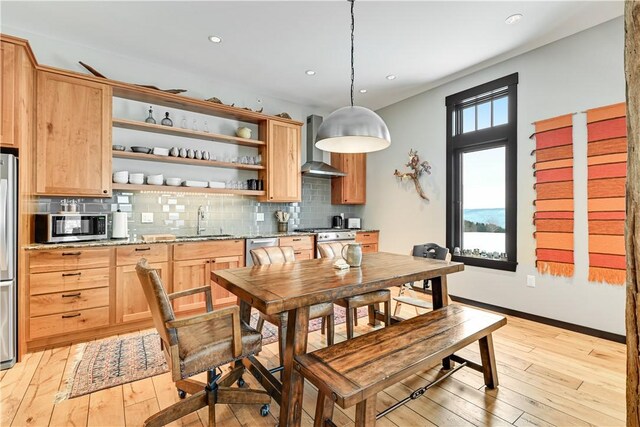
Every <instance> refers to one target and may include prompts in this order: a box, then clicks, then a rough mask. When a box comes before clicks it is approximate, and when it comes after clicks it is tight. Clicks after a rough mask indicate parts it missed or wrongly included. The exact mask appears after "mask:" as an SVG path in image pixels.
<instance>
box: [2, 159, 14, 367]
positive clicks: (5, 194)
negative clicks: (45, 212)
mask: <svg viewBox="0 0 640 427" xmlns="http://www.w3.org/2000/svg"><path fill="white" fill-rule="evenodd" d="M17 166H18V163H17V162H16V158H15V156H13V155H11V154H5V153H1V154H0V369H8V368H10V367H12V366H13V365H15V363H16V350H17V336H18V334H17V330H18V325H17V315H16V314H17V309H18V306H17V283H18V282H17V280H16V270H17V268H16V267H17V263H16V260H17V255H18V251H17V238H16V237H17V232H18V228H17V226H16V225H17V222H18V221H17V214H18V212H17V206H18V198H17V193H18V175H17Z"/></svg>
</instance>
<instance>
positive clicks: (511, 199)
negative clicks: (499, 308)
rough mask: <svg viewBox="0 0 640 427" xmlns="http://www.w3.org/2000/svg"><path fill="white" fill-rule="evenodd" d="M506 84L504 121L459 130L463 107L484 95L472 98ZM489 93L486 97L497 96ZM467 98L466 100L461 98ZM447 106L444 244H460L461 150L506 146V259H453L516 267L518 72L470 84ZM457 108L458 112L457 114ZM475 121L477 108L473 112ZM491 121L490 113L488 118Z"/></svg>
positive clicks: (453, 96)
mask: <svg viewBox="0 0 640 427" xmlns="http://www.w3.org/2000/svg"><path fill="white" fill-rule="evenodd" d="M501 88H506V95H507V97H508V106H507V112H508V120H507V123H506V124H501V125H496V126H493V127H489V128H484V129H480V130H477V129H476V130H475V131H471V132H467V133H462V120H459V117H461V116H462V108H463V107H465V106H468V105H473V104H474V103H475V104H477V103H480V102H482V100H484V99H473V100H471V101H468V100H469V99H471V98H474V97H477V96H479V95H484V94H488V93H489V92H493V91H496V90H498V89H501ZM501 96H502V95H500V96H495V95H488V97H487V98H488V99H492V98H500V97H501ZM464 101H468V102H464ZM445 105H446V108H447V127H446V129H447V138H446V141H447V233H446V235H447V247H448V248H449V250H450V251H451V252H452V253H453V249H454V248H455V247H458V248H462V244H461V242H462V234H463V233H464V225H463V220H462V168H461V159H462V155H463V153H467V152H472V151H479V150H485V149H490V148H497V147H505V198H506V200H505V230H506V231H505V251H506V254H507V260H495V259H489V258H481V257H471V256H463V255H453V256H452V259H453V260H454V261H460V262H463V263H464V264H465V265H472V266H477V267H485V268H492V269H496V270H505V271H516V267H517V265H518V262H517V255H518V251H517V226H518V210H517V209H518V176H517V173H518V168H517V164H518V121H517V120H518V118H517V113H518V110H517V105H518V73H513V74H510V75H508V76H505V77H502V78H499V79H496V80H493V81H490V82H487V83H484V84H481V85H479V86H475V87H472V88H470V89H467V90H464V91H462V92H458V93H456V94H453V95H450V96H447V97H446V98H445ZM458 112H459V114H458ZM475 120H476V122H477V112H476V119H475ZM491 120H492V123H493V117H492V118H491Z"/></svg>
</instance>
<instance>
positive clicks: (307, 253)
mask: <svg viewBox="0 0 640 427" xmlns="http://www.w3.org/2000/svg"><path fill="white" fill-rule="evenodd" d="M293 254H294V255H295V257H296V261H302V260H305V259H313V250H312V249H301V250H294V251H293Z"/></svg>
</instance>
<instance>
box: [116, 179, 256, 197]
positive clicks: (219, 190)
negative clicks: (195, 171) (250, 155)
mask: <svg viewBox="0 0 640 427" xmlns="http://www.w3.org/2000/svg"><path fill="white" fill-rule="evenodd" d="M111 188H112V189H113V190H123V191H166V192H172V193H213V194H239V195H244V196H264V195H265V192H264V191H256V190H232V189H230V188H198V187H182V186H180V187H178V186H173V185H144V184H143V185H135V184H116V183H115V182H114V183H112V184H111Z"/></svg>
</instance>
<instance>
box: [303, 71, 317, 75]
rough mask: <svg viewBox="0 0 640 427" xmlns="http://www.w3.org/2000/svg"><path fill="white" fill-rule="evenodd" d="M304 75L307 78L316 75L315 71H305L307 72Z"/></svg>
mask: <svg viewBox="0 0 640 427" xmlns="http://www.w3.org/2000/svg"><path fill="white" fill-rule="evenodd" d="M304 73H305V74H306V75H307V76H315V75H316V72H315V71H313V70H307V71H305V72H304Z"/></svg>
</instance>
